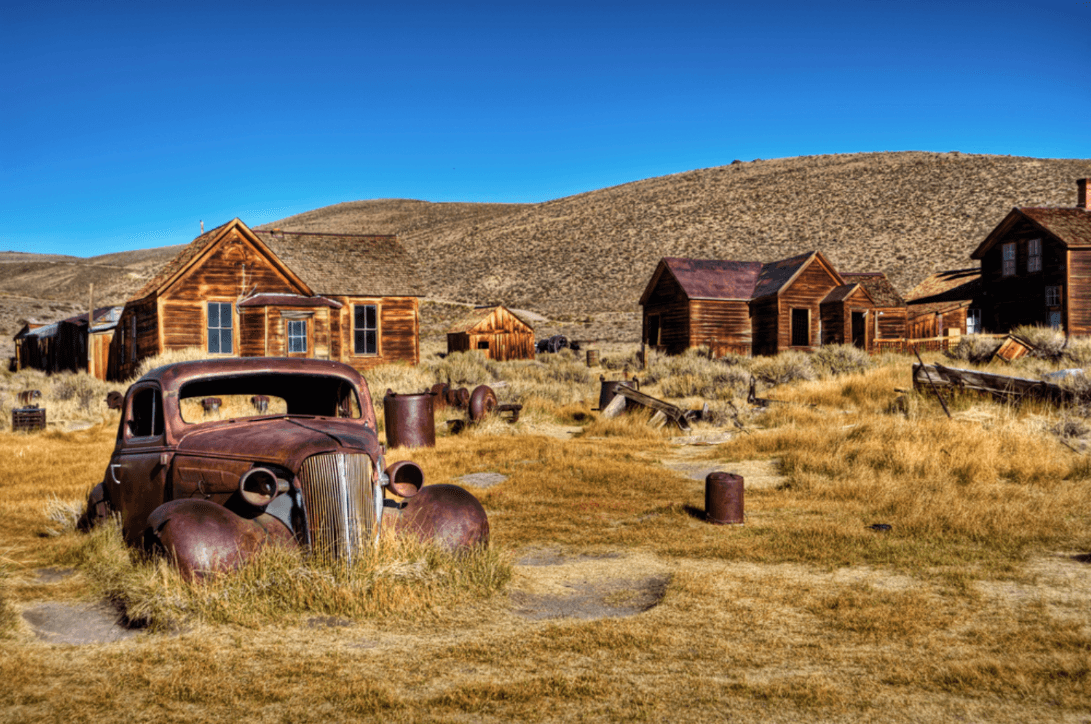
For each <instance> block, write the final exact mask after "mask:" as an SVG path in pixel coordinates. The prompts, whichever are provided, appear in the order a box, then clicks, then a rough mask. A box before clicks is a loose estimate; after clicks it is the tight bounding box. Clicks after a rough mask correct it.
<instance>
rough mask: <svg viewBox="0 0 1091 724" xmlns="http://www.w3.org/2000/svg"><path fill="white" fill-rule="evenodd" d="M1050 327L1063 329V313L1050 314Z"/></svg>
mask: <svg viewBox="0 0 1091 724" xmlns="http://www.w3.org/2000/svg"><path fill="white" fill-rule="evenodd" d="M1049 326H1050V327H1053V328H1054V329H1060V328H1061V313H1060V312H1050V313H1049Z"/></svg>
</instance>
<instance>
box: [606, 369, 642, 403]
mask: <svg viewBox="0 0 1091 724" xmlns="http://www.w3.org/2000/svg"><path fill="white" fill-rule="evenodd" d="M599 380H600V381H601V382H602V389H601V390H599V409H600V410H605V409H606V406H607V405H609V404H610V400H612V399H614V398H615V397H617V388H619V387H631V388H633V389H634V390H639V389H640V383H639V382H637V381H636V380H617V381H615V382H607V381H606V378H605V377H600V378H599ZM625 406H626V407H628V406H629V401H628V400H626V401H625Z"/></svg>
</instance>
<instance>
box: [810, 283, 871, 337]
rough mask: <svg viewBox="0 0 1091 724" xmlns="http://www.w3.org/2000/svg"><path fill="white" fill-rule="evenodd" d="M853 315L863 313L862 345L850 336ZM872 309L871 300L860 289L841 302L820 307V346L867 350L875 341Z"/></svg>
mask: <svg viewBox="0 0 1091 724" xmlns="http://www.w3.org/2000/svg"><path fill="white" fill-rule="evenodd" d="M853 313H858V314H859V313H865V314H866V316H865V317H864V337H863V344H858V343H857V340H854V339H853V336H852V315H853ZM874 315H875V312H874V309H873V307H872V306H871V300H870V299H869V298H868V296H867V294H866V293H865V292H864V290H863V289H862V288H860V289H857V290H856V291H855V292H853V293H852V294H850V295H849V296H848V297H846V298H845V299H843V300H840V301H837V302H828V303H826V304H822V305H821V311H820V319H821V320H822V344H856V345H857V346H858V347H861V348H862V349H868V348H869V347H870V346H871V342H872V341H873V340H874V339H875V331H874V328H875V322H874V320H873V317H874Z"/></svg>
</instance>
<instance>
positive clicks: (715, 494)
mask: <svg viewBox="0 0 1091 724" xmlns="http://www.w3.org/2000/svg"><path fill="white" fill-rule="evenodd" d="M705 520H707V521H708V522H709V523H714V524H716V525H728V524H738V523H742V522H743V478H742V476H741V475H735V474H734V473H721V472H715V473H709V474H708V476H707V477H706V478H705Z"/></svg>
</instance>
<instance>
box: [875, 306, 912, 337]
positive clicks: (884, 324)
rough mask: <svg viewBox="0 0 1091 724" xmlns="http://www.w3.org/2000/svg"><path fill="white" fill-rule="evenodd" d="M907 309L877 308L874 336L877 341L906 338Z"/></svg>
mask: <svg viewBox="0 0 1091 724" xmlns="http://www.w3.org/2000/svg"><path fill="white" fill-rule="evenodd" d="M906 320H907V314H906V311H905V307H876V308H875V319H874V322H873V326H874V331H873V334H874V336H875V338H876V339H901V338H902V337H905V336H906Z"/></svg>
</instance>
